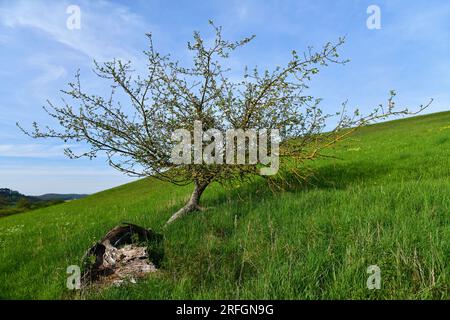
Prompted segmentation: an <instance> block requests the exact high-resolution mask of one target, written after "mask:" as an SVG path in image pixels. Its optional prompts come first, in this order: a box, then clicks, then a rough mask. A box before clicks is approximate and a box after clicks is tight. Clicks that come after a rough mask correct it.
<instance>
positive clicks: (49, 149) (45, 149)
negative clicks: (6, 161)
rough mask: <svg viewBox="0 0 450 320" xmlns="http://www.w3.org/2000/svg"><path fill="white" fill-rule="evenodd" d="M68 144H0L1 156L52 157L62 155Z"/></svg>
mask: <svg viewBox="0 0 450 320" xmlns="http://www.w3.org/2000/svg"><path fill="white" fill-rule="evenodd" d="M68 147H72V146H70V145H65V144H64V145H54V146H49V145H44V144H21V145H14V144H0V158H1V157H20V158H54V157H62V156H64V149H65V148H68Z"/></svg>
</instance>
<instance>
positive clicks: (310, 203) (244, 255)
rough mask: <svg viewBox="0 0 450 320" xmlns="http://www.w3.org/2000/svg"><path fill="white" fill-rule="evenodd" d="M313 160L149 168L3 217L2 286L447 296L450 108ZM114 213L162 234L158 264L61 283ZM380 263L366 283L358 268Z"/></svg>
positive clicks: (118, 294)
mask: <svg viewBox="0 0 450 320" xmlns="http://www.w3.org/2000/svg"><path fill="white" fill-rule="evenodd" d="M332 154H333V155H334V156H336V157H338V158H341V160H329V159H328V160H320V161H317V162H315V163H313V164H312V168H313V172H314V179H313V180H312V184H308V185H297V186H294V187H291V188H289V189H287V190H286V191H284V192H278V193H272V192H270V191H268V189H267V187H266V186H265V185H264V183H261V182H258V181H256V182H255V183H252V184H248V185H244V186H240V187H237V188H235V189H233V190H224V189H223V188H221V187H220V186H218V185H213V186H211V187H210V188H208V189H207V191H206V193H205V195H204V199H203V201H204V205H206V206H207V207H208V208H209V209H208V211H206V212H202V213H197V214H193V215H191V216H188V217H186V218H183V220H182V221H179V222H176V223H174V224H173V225H171V226H170V227H168V228H165V229H163V225H164V222H165V221H166V220H167V218H168V217H169V216H170V215H171V213H173V212H174V210H175V209H177V208H178V207H180V206H181V205H182V204H183V202H184V201H185V200H186V199H187V197H188V196H189V193H190V187H183V188H179V187H175V186H171V185H168V184H165V183H162V182H159V181H155V180H153V179H144V180H140V181H137V182H135V183H131V184H127V185H124V186H120V187H118V188H115V189H111V190H107V191H104V192H101V193H99V194H96V195H93V196H91V197H88V198H85V199H82V200H77V201H73V202H70V203H65V204H62V205H58V206H54V207H50V208H45V209H42V210H37V211H33V212H30V213H24V214H19V215H16V216H10V217H5V218H1V219H0V297H1V298H20V299H27V298H30V299H55V298H65V299H79V298H102V299H188V298H189V299H201V298H202V299H216V298H217V299H219V298H220V299H232V298H236V299H244V298H245V299H253V298H258V299H334V298H336V299H432V298H433V299H448V298H450V296H449V292H450V267H449V257H450V214H449V212H450V157H449V155H450V113H438V114H432V115H427V116H422V117H416V118H410V119H405V120H399V121H393V122H387V123H383V124H378V125H374V126H369V127H366V128H363V129H362V130H360V131H359V132H357V133H356V134H355V135H354V136H353V137H352V139H351V140H348V141H346V142H344V143H342V144H341V145H340V146H339V147H338V148H337V149H335V150H334V151H333V152H332ZM122 221H127V222H133V223H137V224H140V225H143V226H146V227H150V228H152V229H154V230H156V231H159V232H162V233H164V237H165V240H164V259H163V261H162V266H161V271H160V272H159V273H157V274H155V275H152V276H150V277H148V278H147V279H145V280H143V281H140V282H139V283H138V284H130V285H125V286H121V287H113V288H110V289H106V290H103V291H101V292H92V293H87V294H85V295H83V296H80V294H79V293H74V292H70V291H68V290H67V289H66V287H65V283H66V277H67V274H66V273H65V271H66V268H67V266H69V265H72V264H77V263H79V260H80V258H81V256H82V254H83V253H84V251H85V250H86V248H88V247H89V246H90V245H92V243H93V242H95V241H96V240H97V239H99V238H100V237H101V236H103V235H104V233H105V232H106V231H107V230H109V229H110V228H111V227H113V226H115V225H117V224H118V223H120V222H122ZM369 265H378V266H379V267H380V268H381V289H380V290H368V289H367V288H366V280H367V277H368V276H369V275H368V274H367V273H366V269H367V267H368V266H369Z"/></svg>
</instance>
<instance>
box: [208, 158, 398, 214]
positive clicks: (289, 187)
mask: <svg viewBox="0 0 450 320" xmlns="http://www.w3.org/2000/svg"><path fill="white" fill-rule="evenodd" d="M390 171H391V168H390V167H389V166H383V165H378V164H375V163H371V162H365V161H359V162H353V163H351V164H349V163H339V164H330V165H326V166H322V167H319V168H316V169H309V172H310V173H311V176H310V177H309V178H308V179H306V180H301V179H298V178H296V177H295V176H294V175H293V174H291V173H289V172H287V173H283V174H282V175H283V176H282V179H280V180H279V181H278V182H279V184H278V186H279V190H274V188H271V187H270V186H269V184H268V182H267V181H266V180H265V179H263V178H256V179H254V180H253V181H251V182H248V183H245V184H243V185H242V186H239V187H237V188H233V187H225V189H224V190H223V191H221V192H218V193H217V194H216V195H215V197H209V198H208V199H206V200H205V204H206V206H207V207H208V206H213V207H214V206H220V205H222V204H224V203H226V202H230V201H233V200H241V201H246V200H249V199H250V198H254V197H255V195H256V196H257V197H258V199H261V200H263V199H268V198H273V197H276V196H277V194H280V193H283V192H292V193H295V192H303V191H307V190H314V189H346V188H348V187H350V186H352V185H356V184H360V183H364V182H369V181H373V180H376V179H379V178H380V177H383V176H386V175H388V174H389V173H390Z"/></svg>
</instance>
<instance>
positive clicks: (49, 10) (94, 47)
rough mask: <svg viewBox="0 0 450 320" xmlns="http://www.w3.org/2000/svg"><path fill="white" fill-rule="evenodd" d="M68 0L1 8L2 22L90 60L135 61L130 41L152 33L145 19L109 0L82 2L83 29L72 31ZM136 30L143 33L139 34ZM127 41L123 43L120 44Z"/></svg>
mask: <svg viewBox="0 0 450 320" xmlns="http://www.w3.org/2000/svg"><path fill="white" fill-rule="evenodd" d="M70 4H71V3H69V2H67V1H58V2H54V1H14V2H10V3H8V4H7V5H4V6H3V7H2V8H0V23H1V24H3V25H4V26H6V27H9V28H31V29H34V30H36V31H39V32H42V33H44V34H45V35H47V36H48V37H50V38H52V39H54V40H56V41H57V42H59V43H61V44H64V45H65V46H67V47H69V48H71V49H74V50H77V51H79V52H81V53H83V54H84V55H87V56H88V57H90V58H94V59H98V60H108V59H111V58H112V57H116V58H122V59H130V60H135V59H136V57H135V54H136V52H135V51H134V49H132V48H131V47H127V40H130V38H133V37H136V36H137V35H138V36H140V37H143V36H144V35H143V32H147V31H150V30H148V29H147V28H148V27H149V26H147V25H146V23H145V22H144V21H143V19H142V18H141V17H140V16H138V15H136V14H134V13H132V12H130V11H129V10H128V9H127V8H126V7H123V6H121V5H117V4H111V3H109V2H106V1H101V2H95V3H93V2H89V1H82V2H81V3H80V5H79V6H80V8H81V29H80V30H77V29H75V30H70V29H68V28H67V25H66V20H67V18H68V17H69V15H68V14H67V13H66V9H67V7H68V6H69V5H70ZM136 30H140V31H141V32H139V33H138V34H136ZM121 40H124V41H121Z"/></svg>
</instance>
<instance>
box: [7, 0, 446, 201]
mask: <svg viewBox="0 0 450 320" xmlns="http://www.w3.org/2000/svg"><path fill="white" fill-rule="evenodd" d="M69 5H77V6H79V7H80V9H81V29H80V30H69V29H68V28H67V27H66V20H67V18H68V17H69V14H67V13H66V9H67V7H68V6H69ZM369 5H377V6H379V8H380V9H381V29H379V30H369V29H368V28H367V26H366V20H367V18H368V17H369V14H368V13H367V8H368V6H369ZM208 19H213V20H214V21H215V23H216V24H218V25H222V26H223V30H224V35H225V37H228V38H230V39H238V38H240V37H243V36H247V35H252V34H255V35H256V38H255V39H254V40H253V41H252V42H251V43H250V44H248V45H247V46H246V47H245V48H242V49H240V50H239V51H238V52H236V54H235V55H234V56H233V57H232V58H231V60H230V65H231V66H232V67H233V69H234V70H235V74H236V76H238V75H239V74H240V72H241V71H242V70H243V69H244V66H245V65H248V66H254V65H258V66H261V67H271V66H275V65H282V64H283V63H285V62H287V61H288V59H289V56H290V52H291V51H292V50H293V49H295V50H297V51H299V52H301V51H302V50H304V49H305V48H306V47H307V46H309V45H313V46H316V47H317V46H320V45H321V44H323V43H324V42H326V41H329V40H336V39H337V38H338V37H339V36H346V39H347V41H346V44H345V46H344V47H343V48H342V50H341V53H342V55H343V57H345V58H349V59H350V60H351V61H350V63H349V64H348V65H346V66H331V67H330V68H328V69H326V70H324V71H323V72H322V73H320V74H319V76H318V77H317V78H316V79H314V81H313V83H312V87H311V93H312V94H313V95H316V96H319V97H322V98H323V99H324V101H323V105H322V107H323V108H324V109H325V110H326V111H328V112H334V111H337V110H338V109H339V107H340V104H341V103H342V102H343V101H345V100H348V102H349V105H350V106H352V107H359V108H360V109H361V110H366V111H368V110H370V109H371V108H373V107H375V106H376V105H378V104H379V103H382V102H385V100H386V98H387V95H388V92H389V90H390V89H395V90H396V91H397V92H398V99H397V101H398V103H399V104H401V105H405V106H410V107H414V106H417V105H420V104H422V103H426V102H428V100H429V99H430V98H434V99H435V102H434V103H433V105H432V106H431V107H430V108H429V109H428V110H427V112H436V111H442V110H448V109H449V108H450V2H449V1H445V0H442V1H429V0H428V1H425V0H424V1H407V0H403V1H401V0H396V1H394V0H391V1H376V0H371V1H363V0H361V1H358V0H337V1H336V0H334V1H331V0H328V1H325V0H322V1H312V0H311V1H256V0H253V1H251V0H250V1H246V0H244V1H229V0H227V1H214V0H212V1H202V2H201V1H120V2H119V1H76V0H71V1H9V0H8V1H6V0H1V1H0V187H10V188H13V189H16V190H19V191H21V192H23V193H26V194H42V193H46V192H60V193H64V192H66V193H67V192H79V193H81V192H83V193H84V192H87V193H92V192H96V191H100V190H103V189H106V188H109V187H113V186H116V185H120V184H122V183H125V182H127V181H131V180H132V178H129V177H126V176H124V175H122V174H119V173H116V172H115V171H114V170H113V169H111V168H109V167H108V166H107V164H106V162H105V159H104V158H102V157H100V158H98V159H96V160H95V161H89V160H70V159H67V158H65V157H64V155H63V151H62V150H63V149H64V147H65V146H64V144H62V143H61V142H60V141H46V140H33V139H31V138H29V137H27V136H24V135H23V134H21V133H20V131H19V130H18V129H17V127H16V126H15V123H16V122H20V123H21V124H22V125H24V126H25V127H26V126H28V125H29V124H31V122H32V121H38V122H42V123H48V119H47V117H46V114H45V113H44V112H43V111H42V109H41V107H42V106H43V105H45V101H46V99H50V100H52V101H58V99H59V97H60V94H59V89H63V88H65V85H66V83H67V82H69V81H71V80H72V79H73V76H74V74H75V72H76V71H77V70H78V69H80V70H81V75H82V81H83V83H84V86H85V88H88V89H89V90H91V91H93V92H97V91H99V90H102V86H101V84H102V83H101V82H99V81H98V80H97V79H96V77H95V76H94V75H93V74H92V72H91V68H92V62H93V59H97V60H99V61H104V60H108V59H111V58H113V57H118V58H123V59H130V60H132V61H133V62H135V63H136V66H137V68H140V67H142V66H143V65H144V64H145V61H143V60H142V59H143V56H142V54H141V52H142V50H145V49H146V37H145V36H144V34H145V33H146V32H152V34H153V35H154V43H155V46H156V47H157V48H158V49H160V50H161V51H162V52H165V53H169V52H170V53H173V55H174V56H175V57H177V58H178V59H179V60H181V61H188V59H189V55H188V53H187V51H186V50H185V48H186V42H187V41H189V40H190V39H191V35H192V31H193V30H199V31H200V32H202V33H203V34H204V35H205V37H206V38H208V37H211V36H212V34H211V32H210V31H211V30H210V27H209V26H208V23H207V22H208Z"/></svg>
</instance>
